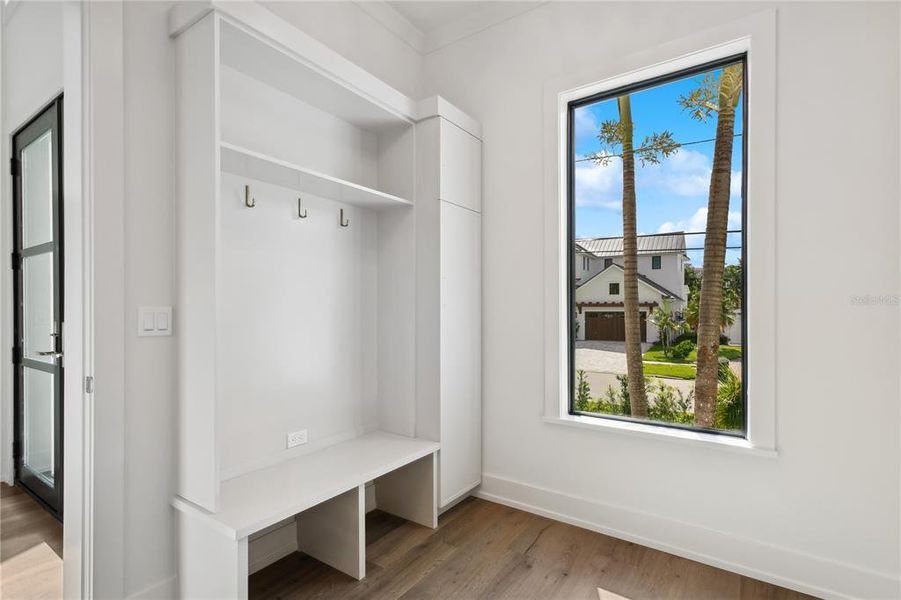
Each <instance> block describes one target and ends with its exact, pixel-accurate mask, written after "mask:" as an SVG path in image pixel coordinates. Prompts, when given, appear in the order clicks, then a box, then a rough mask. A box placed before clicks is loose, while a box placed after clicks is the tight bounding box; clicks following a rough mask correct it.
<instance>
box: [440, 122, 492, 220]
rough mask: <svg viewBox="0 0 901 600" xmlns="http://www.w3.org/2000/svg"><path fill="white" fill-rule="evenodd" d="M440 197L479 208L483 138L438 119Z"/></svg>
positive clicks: (466, 206) (480, 201)
mask: <svg viewBox="0 0 901 600" xmlns="http://www.w3.org/2000/svg"><path fill="white" fill-rule="evenodd" d="M440 121H441V133H440V138H441V150H440V152H441V181H440V191H439V197H440V198H441V200H444V201H446V202H451V203H453V204H456V205H457V206H463V207H465V208H468V209H470V210H474V211H476V212H482V142H481V141H479V139H478V138H475V137H473V136H471V135H470V134H468V133H466V132H465V131H463V130H462V129H460V128H459V127H457V126H456V125H454V124H453V123H451V122H450V121H446V120H444V119H441V120H440Z"/></svg>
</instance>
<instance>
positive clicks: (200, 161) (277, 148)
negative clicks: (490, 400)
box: [170, 2, 481, 597]
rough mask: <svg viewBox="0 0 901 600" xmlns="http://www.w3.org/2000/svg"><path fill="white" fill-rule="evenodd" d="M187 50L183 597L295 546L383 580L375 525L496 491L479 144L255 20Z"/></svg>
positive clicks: (180, 138) (182, 92) (237, 589)
mask: <svg viewBox="0 0 901 600" xmlns="http://www.w3.org/2000/svg"><path fill="white" fill-rule="evenodd" d="M170 33H171V35H172V38H173V43H174V45H175V55H176V78H177V80H176V112H177V120H176V132H175V156H176V164H177V195H176V205H177V233H176V237H177V244H178V254H177V255H178V262H177V271H178V276H177V284H178V304H177V307H176V312H175V315H176V317H175V318H176V336H177V338H178V352H179V356H178V365H179V382H178V395H179V477H178V490H177V494H178V495H177V497H176V498H175V499H174V501H173V505H174V506H175V507H176V508H177V509H178V514H179V527H180V543H181V548H180V553H179V555H180V559H179V560H180V564H179V569H180V573H179V582H180V586H181V594H182V595H183V596H185V597H188V596H189V597H242V596H246V593H247V575H248V573H249V572H250V568H251V562H253V564H254V568H259V567H261V566H264V563H265V562H266V560H268V561H271V560H274V559H277V558H278V557H279V556H280V555H283V554H284V553H286V552H290V551H292V550H295V549H300V550H303V551H305V552H307V553H309V554H311V555H313V556H315V557H317V558H319V559H320V560H322V561H324V562H327V563H328V564H331V565H333V566H334V567H336V568H338V569H340V570H343V571H344V572H346V573H348V574H350V575H352V576H354V577H358V578H359V577H363V576H364V575H365V544H364V530H363V528H364V516H365V512H366V509H367V508H372V507H374V506H378V507H379V508H381V509H383V510H386V511H388V512H392V513H394V514H397V515H400V516H402V517H404V518H407V519H409V520H411V521H414V522H417V523H421V524H423V525H425V526H431V527H434V526H435V525H436V523H437V515H438V512H439V511H440V509H441V508H444V507H447V506H450V505H451V504H452V503H453V502H455V501H456V500H458V499H460V498H462V497H464V496H465V495H466V494H467V493H469V492H470V491H471V490H472V489H473V488H474V487H476V486H477V485H478V484H479V482H480V477H481V426H480V423H481V374H480V367H481V357H480V350H481V317H480V306H481V291H480V290H481V285H480V282H481V269H480V262H481V260H480V231H481V225H480V223H481V217H480V213H481V197H480V190H481V175H480V169H481V142H480V139H479V138H480V135H481V132H480V128H479V126H478V123H476V122H475V121H473V120H472V119H471V118H470V117H468V116H467V115H465V114H464V113H462V112H460V111H459V110H458V109H456V108H454V107H453V106H452V105H450V104H449V103H447V102H446V101H445V100H443V99H442V98H438V97H435V98H430V99H427V100H424V101H421V102H415V101H413V100H412V99H410V98H408V97H406V96H404V95H403V94H401V93H399V92H398V91H397V90H394V89H393V88H391V87H390V86H388V85H386V84H385V83H384V82H381V81H379V80H378V79H376V78H375V77H373V76H372V75H370V74H369V73H366V72H365V71H363V70H362V69H360V68H359V67H357V66H356V65H354V64H352V63H350V62H349V61H347V60H346V59H344V58H343V57H341V56H339V55H337V54H336V53H334V52H333V51H331V50H330V49H328V48H327V47H325V46H323V45H322V44H321V43H319V42H318V41H316V40H314V39H312V38H310V37H309V36H307V35H305V34H304V33H303V32H301V31H299V30H297V29H296V28H294V27H292V26H291V25H290V24H288V23H287V22H285V21H283V20H281V19H280V18H278V17H276V16H275V15H273V14H272V13H270V12H269V11H267V10H266V9H264V8H262V7H261V6H259V5H256V4H253V3H229V2H225V3H221V4H220V3H216V2H213V3H185V4H176V5H175V7H174V8H173V9H172V12H171V13H170ZM302 430H305V431H306V433H307V436H308V443H306V444H304V445H300V446H297V447H294V448H287V447H286V436H287V434H288V433H290V432H294V431H302ZM264 538H265V539H266V540H267V541H266V542H265V547H266V548H267V551H266V553H267V557H268V558H267V559H266V560H264V561H262V562H261V561H257V560H255V559H254V558H253V557H254V556H255V553H254V547H255V546H254V544H256V545H260V544H263V542H262V541H261V540H263V539H264ZM274 540H276V541H274ZM278 540H281V541H283V542H284V543H282V542H277V541H278ZM279 544H281V546H279Z"/></svg>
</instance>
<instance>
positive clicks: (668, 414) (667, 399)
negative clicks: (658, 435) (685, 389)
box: [648, 383, 695, 424]
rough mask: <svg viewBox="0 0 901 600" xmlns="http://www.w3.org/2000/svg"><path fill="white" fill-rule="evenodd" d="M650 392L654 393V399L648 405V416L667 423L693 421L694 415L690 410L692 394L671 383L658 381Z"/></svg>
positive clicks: (687, 422) (689, 422)
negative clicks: (684, 392) (685, 392)
mask: <svg viewBox="0 0 901 600" xmlns="http://www.w3.org/2000/svg"><path fill="white" fill-rule="evenodd" d="M654 388H656V389H653V390H649V392H650V393H654V394H655V395H654V400H653V402H651V403H650V406H648V416H649V417H650V418H651V419H653V420H655V421H664V422H667V423H682V424H691V423H694V420H695V415H694V412H692V410H691V404H692V398H693V397H694V394H693V393H692V392H689V393H688V394H687V395H685V394H683V393H682V390H680V389H677V388H675V387H673V386H671V385H667V384H665V383H660V384H658V385H655V386H654Z"/></svg>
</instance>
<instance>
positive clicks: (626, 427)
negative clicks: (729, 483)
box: [543, 415, 779, 458]
mask: <svg viewBox="0 0 901 600" xmlns="http://www.w3.org/2000/svg"><path fill="white" fill-rule="evenodd" d="M543 420H544V421H545V422H546V423H551V424H554V425H567V426H569V427H579V428H582V429H592V430H595V431H604V432H607V431H609V432H612V433H616V434H622V435H629V436H634V437H641V438H646V439H658V440H665V441H672V442H675V443H679V444H688V445H700V446H706V447H710V448H722V449H723V450H727V451H733V452H738V453H741V454H745V455H753V456H760V457H763V458H777V457H778V456H779V453H778V452H777V451H776V450H775V449H773V448H765V447H762V446H755V445H754V443H753V442H751V441H750V440H748V439H745V438H737V437H732V436H728V435H717V434H715V433H706V432H701V431H688V430H685V429H673V428H670V427H660V426H657V425H650V424H648V425H646V424H644V423H631V422H627V421H616V420H613V419H604V418H603V417H585V416H581V415H563V416H560V417H543Z"/></svg>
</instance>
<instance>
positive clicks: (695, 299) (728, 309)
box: [683, 288, 741, 332]
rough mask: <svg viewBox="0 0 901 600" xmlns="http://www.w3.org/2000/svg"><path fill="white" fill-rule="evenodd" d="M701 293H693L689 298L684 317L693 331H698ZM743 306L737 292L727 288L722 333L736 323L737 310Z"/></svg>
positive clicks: (721, 318) (723, 306) (721, 317)
mask: <svg viewBox="0 0 901 600" xmlns="http://www.w3.org/2000/svg"><path fill="white" fill-rule="evenodd" d="M699 298H700V292H693V293H691V294H690V295H689V296H688V305H687V306H686V307H685V311H684V313H683V316H684V317H685V323H686V324H687V325H688V327H689V329H691V330H692V331H697V330H698V320H699V317H700V315H699V312H700V302H699ZM739 306H741V301H740V299H739V297H738V294H737V292H735V291H734V290H731V289H729V288H726V289H724V290H723V304H722V310H721V311H720V332H725V331H726V330H727V329H729V327H731V326H732V324H733V323H734V322H735V310H736V309H737V308H738V307H739Z"/></svg>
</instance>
